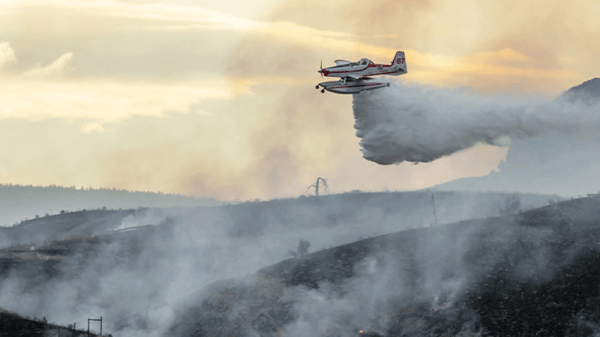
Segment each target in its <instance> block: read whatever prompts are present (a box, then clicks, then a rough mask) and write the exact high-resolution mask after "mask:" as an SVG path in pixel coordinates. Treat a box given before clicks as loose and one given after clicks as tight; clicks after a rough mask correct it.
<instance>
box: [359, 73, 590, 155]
mask: <svg viewBox="0 0 600 337" xmlns="http://www.w3.org/2000/svg"><path fill="white" fill-rule="evenodd" d="M353 109H354V117H355V125H354V127H355V128H356V130H357V131H356V135H357V136H358V137H360V138H361V142H360V145H361V151H362V152H363V157H364V158H365V159H367V160H370V161H373V162H376V163H378V164H381V165H389V164H397V163H402V162H404V161H409V162H413V163H421V162H430V161H433V160H435V159H438V158H440V157H442V156H448V155H451V154H453V153H455V152H458V151H461V150H465V149H468V148H470V147H472V146H474V145H475V144H477V143H484V144H490V145H495V146H508V145H509V144H510V140H511V139H523V138H529V137H535V136H538V135H548V134H552V133H561V134H568V135H579V136H581V135H584V136H585V135H589V134H591V133H595V131H594V129H597V127H598V125H599V124H600V120H599V119H598V113H597V105H595V106H590V105H583V104H581V105H578V104H576V103H575V104H574V103H572V102H568V101H567V100H563V99H557V100H553V101H550V100H547V99H540V98H534V97H531V96H529V97H527V96H520V97H514V96H508V95H506V94H503V95H497V96H478V95H476V94H474V93H472V92H471V91H470V90H468V89H465V88H459V89H441V88H430V87H424V86H419V85H406V84H402V83H392V85H391V87H390V88H388V89H386V90H376V91H373V92H363V93H361V94H358V95H354V100H353Z"/></svg>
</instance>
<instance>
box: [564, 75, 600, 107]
mask: <svg viewBox="0 0 600 337" xmlns="http://www.w3.org/2000/svg"><path fill="white" fill-rule="evenodd" d="M559 98H562V99H564V100H566V101H568V102H570V103H577V102H581V103H587V104H595V103H598V101H600V78H598V77H595V78H592V79H591V80H589V81H585V82H583V83H581V84H580V85H578V86H575V87H572V88H571V89H569V90H567V91H565V92H564V93H563V94H562V95H560V96H559Z"/></svg>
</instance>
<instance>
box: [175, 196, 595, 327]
mask: <svg viewBox="0 0 600 337" xmlns="http://www.w3.org/2000/svg"><path fill="white" fill-rule="evenodd" d="M599 206H600V201H599V200H598V199H596V198H583V199H577V200H572V201H567V202H563V203H559V204H556V205H553V206H547V207H543V208H540V209H536V210H532V211H529V212H526V213H523V214H520V215H519V216H517V217H511V218H498V217H496V218H487V219H482V220H471V221H463V222H459V223H454V224H449V225H446V226H442V227H436V228H420V229H413V230H407V231H402V232H398V233H393V234H388V235H384V236H380V237H376V238H371V239H366V240H362V241H358V242H354V243H350V244H346V245H342V246H339V247H335V248H332V249H326V250H322V251H319V252H315V253H312V254H308V255H306V256H305V257H302V258H299V259H290V260H286V261H282V262H280V263H277V264H275V265H272V266H269V267H267V268H263V269H261V270H260V271H259V272H258V273H256V274H255V275H253V276H252V277H248V278H244V279H239V280H228V281H219V282H216V283H213V284H212V285H211V286H209V287H207V288H205V289H204V290H202V291H200V292H198V293H197V294H196V295H195V297H193V298H190V299H188V303H187V305H186V306H184V307H187V308H186V309H185V310H182V313H181V314H180V318H179V319H178V320H177V321H176V322H175V323H174V324H173V326H172V329H171V330H170V332H169V334H168V335H170V336H252V335H255V334H258V335H260V336H353V335H359V334H357V331H359V330H371V331H375V332H377V333H379V334H380V335H382V336H383V335H385V336H489V335H493V336H496V335H503V336H517V335H518V336H534V335H535V336H593V335H595V334H597V333H600V326H598V325H597V323H596V322H598V319H600V310H599V309H598V307H597V306H596V305H595V303H597V302H598V301H599V300H600V289H599V288H598V287H597V284H598V282H599V281H600V269H599V268H600V267H599V266H600V246H599V245H600V241H599V239H600V226H599V219H600V207H599Z"/></svg>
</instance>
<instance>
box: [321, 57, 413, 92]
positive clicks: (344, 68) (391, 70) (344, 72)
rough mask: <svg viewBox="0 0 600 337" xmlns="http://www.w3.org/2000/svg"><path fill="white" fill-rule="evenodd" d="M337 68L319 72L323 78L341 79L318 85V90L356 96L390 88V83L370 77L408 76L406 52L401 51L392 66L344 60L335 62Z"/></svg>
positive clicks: (365, 61)
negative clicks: (365, 92)
mask: <svg viewBox="0 0 600 337" xmlns="http://www.w3.org/2000/svg"><path fill="white" fill-rule="evenodd" d="M335 64H336V65H335V66H333V67H329V68H325V69H323V66H322V65H321V69H319V70H318V72H319V73H321V76H327V77H340V80H339V81H330V82H323V83H319V84H317V87H316V88H317V89H319V87H321V88H322V89H321V92H322V93H324V92H325V90H327V91H331V92H334V93H337V94H356V93H359V92H361V91H365V90H374V89H379V88H383V87H389V86H390V83H389V82H379V81H375V80H374V79H373V78H371V77H370V76H376V75H390V76H398V75H403V74H406V73H407V72H408V71H407V68H406V58H404V52H403V51H399V52H397V53H396V56H394V60H393V61H392V64H389V65H388V64H375V63H373V61H371V60H369V59H365V58H363V59H360V61H358V62H349V61H344V60H337V61H335Z"/></svg>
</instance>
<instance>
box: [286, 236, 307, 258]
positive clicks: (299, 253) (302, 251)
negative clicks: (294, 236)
mask: <svg viewBox="0 0 600 337" xmlns="http://www.w3.org/2000/svg"><path fill="white" fill-rule="evenodd" d="M308 247H310V242H308V240H302V239H300V241H299V242H298V247H296V251H293V250H291V249H290V250H288V254H289V255H291V256H293V257H295V258H299V257H303V256H304V255H306V254H308Z"/></svg>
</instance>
